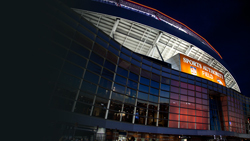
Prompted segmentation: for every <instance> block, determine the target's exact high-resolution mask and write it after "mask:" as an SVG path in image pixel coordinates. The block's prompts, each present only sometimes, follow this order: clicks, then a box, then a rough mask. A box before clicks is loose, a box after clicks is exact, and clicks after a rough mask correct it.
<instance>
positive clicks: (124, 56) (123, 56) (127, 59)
mask: <svg viewBox="0 0 250 141" xmlns="http://www.w3.org/2000/svg"><path fill="white" fill-rule="evenodd" d="M120 57H121V58H122V59H124V60H126V61H128V62H130V57H129V56H127V55H125V54H123V53H121V55H120Z"/></svg>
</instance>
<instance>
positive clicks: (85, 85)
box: [81, 81, 97, 94]
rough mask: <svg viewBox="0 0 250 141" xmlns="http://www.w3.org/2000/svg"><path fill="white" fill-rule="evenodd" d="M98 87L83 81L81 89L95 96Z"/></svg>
mask: <svg viewBox="0 0 250 141" xmlns="http://www.w3.org/2000/svg"><path fill="white" fill-rule="evenodd" d="M96 87H97V86H96V85H94V84H91V83H89V82H86V81H82V86H81V89H82V90H83V91H86V92H89V93H91V94H94V93H95V92H96Z"/></svg>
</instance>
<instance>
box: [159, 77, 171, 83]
mask: <svg viewBox="0 0 250 141" xmlns="http://www.w3.org/2000/svg"><path fill="white" fill-rule="evenodd" d="M161 83H164V84H170V79H168V78H166V77H162V78H161Z"/></svg>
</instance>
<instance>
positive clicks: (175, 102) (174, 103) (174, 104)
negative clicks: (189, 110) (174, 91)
mask: <svg viewBox="0 0 250 141" xmlns="http://www.w3.org/2000/svg"><path fill="white" fill-rule="evenodd" d="M170 105H171V106H177V107H179V101H178V100H173V99H170Z"/></svg>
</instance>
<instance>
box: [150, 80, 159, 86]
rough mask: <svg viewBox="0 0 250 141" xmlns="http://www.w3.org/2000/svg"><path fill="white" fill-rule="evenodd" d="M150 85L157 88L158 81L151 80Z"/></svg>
mask: <svg viewBox="0 0 250 141" xmlns="http://www.w3.org/2000/svg"><path fill="white" fill-rule="evenodd" d="M151 86H152V87H155V88H159V83H158V82H156V81H153V80H151Z"/></svg>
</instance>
